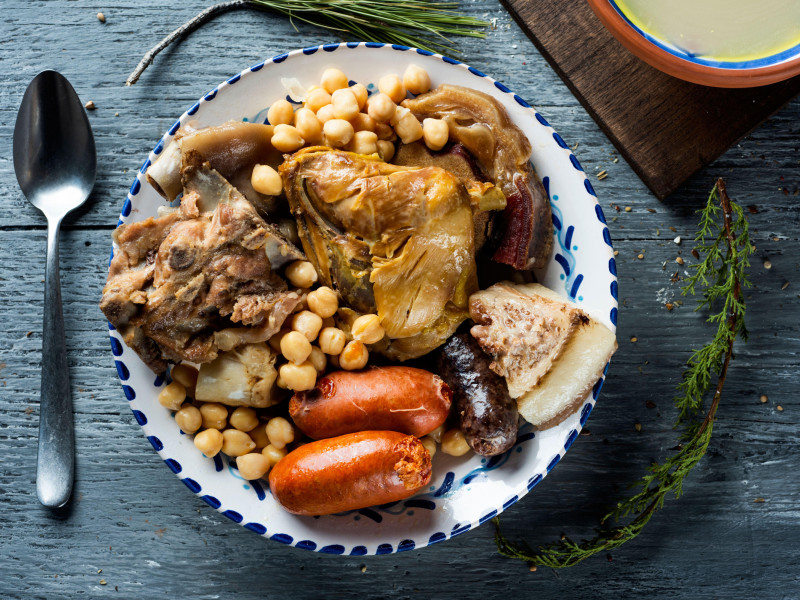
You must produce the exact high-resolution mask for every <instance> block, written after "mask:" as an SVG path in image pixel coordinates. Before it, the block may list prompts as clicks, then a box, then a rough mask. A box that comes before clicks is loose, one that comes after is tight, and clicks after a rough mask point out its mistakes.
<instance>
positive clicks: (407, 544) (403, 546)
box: [397, 540, 416, 552]
mask: <svg viewBox="0 0 800 600" xmlns="http://www.w3.org/2000/svg"><path fill="white" fill-rule="evenodd" d="M415 547H416V544H415V543H414V540H403V541H402V542H400V543H399V544H397V551H398V552H408V551H409V550H413V549H414V548H415Z"/></svg>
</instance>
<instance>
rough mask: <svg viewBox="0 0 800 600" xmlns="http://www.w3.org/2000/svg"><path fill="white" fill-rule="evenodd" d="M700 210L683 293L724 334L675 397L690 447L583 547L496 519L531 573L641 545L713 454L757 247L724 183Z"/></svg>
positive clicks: (506, 551) (657, 471)
mask: <svg viewBox="0 0 800 600" xmlns="http://www.w3.org/2000/svg"><path fill="white" fill-rule="evenodd" d="M698 212H699V214H700V226H699V231H698V233H697V236H696V237H695V242H696V245H695V250H694V252H693V254H694V255H695V256H696V257H698V258H699V257H700V256H701V255H702V257H703V258H702V260H700V261H699V262H698V263H697V264H694V265H691V266H690V268H692V269H693V270H694V272H693V273H692V275H691V276H690V277H688V278H687V280H686V283H685V285H684V287H683V289H682V294H683V295H684V296H687V295H691V296H695V295H696V293H697V291H698V290H702V296H701V298H700V299H699V301H698V306H697V308H696V309H695V310H701V309H707V310H710V311H711V314H710V316H709V317H708V321H709V322H710V323H714V324H716V325H717V331H716V333H715V335H714V338H713V339H712V340H711V341H710V342H709V343H708V344H707V345H706V346H704V347H703V348H701V349H700V350H695V351H694V352H693V353H692V356H691V357H690V358H689V361H688V363H687V369H686V370H685V371H684V373H683V381H682V382H681V383H680V385H678V392H679V395H678V396H677V397H676V398H675V399H674V403H675V406H676V407H677V408H678V410H679V414H678V417H677V420H676V422H675V428H682V429H683V431H682V434H681V439H682V440H683V443H682V444H680V445H679V446H678V450H677V452H676V453H675V454H673V455H672V456H669V457H668V458H666V459H665V460H664V461H663V462H661V463H654V464H652V465H651V466H650V467H649V468H648V472H647V474H646V475H645V476H644V477H642V479H640V480H639V481H638V482H637V483H635V484H633V487H638V488H639V492H638V493H636V494H635V495H633V496H631V497H630V498H627V499H626V500H624V501H622V502H620V503H618V504H617V506H616V507H615V508H614V509H613V510H612V511H611V512H609V513H608V514H607V515H606V516H605V517H603V519H602V521H601V527H600V528H598V529H597V530H596V537H594V538H593V539H591V540H585V541H582V542H580V543H576V542H573V541H572V540H570V539H569V538H567V537H564V538H563V539H561V540H560V541H557V542H552V543H549V544H545V545H543V546H539V547H538V548H536V549H535V550H534V549H533V548H532V547H531V546H530V545H529V544H528V543H527V542H524V541H522V542H518V543H515V542H511V541H509V540H508V539H507V538H506V537H505V536H504V535H503V534H502V533H501V531H500V522H499V520H498V519H495V528H496V529H495V542H496V543H497V548H498V550H499V552H500V553H501V554H503V555H504V556H508V557H511V558H517V559H520V560H524V561H527V562H529V563H530V565H531V570H535V569H536V567H537V566H544V567H552V568H554V569H560V568H564V567H571V566H573V565H576V564H578V563H579V562H581V561H583V560H585V559H587V558H589V557H591V556H593V555H595V554H597V553H598V552H610V551H611V550H614V549H615V548H618V547H619V546H621V545H623V544H625V543H626V542H629V541H631V540H632V539H634V538H635V537H636V536H637V535H639V533H641V531H642V529H643V528H644V526H645V525H646V524H647V522H648V521H649V520H650V519H651V517H652V516H653V514H655V512H656V511H657V510H658V509H660V508H661V507H662V506H663V505H664V500H665V499H666V498H667V496H668V495H669V494H674V495H675V497H676V498H678V497H680V495H681V493H682V492H683V482H684V480H685V479H686V476H687V475H688V474H689V473H690V472H691V470H692V469H693V468H694V467H695V466H696V465H697V463H698V462H700V459H702V458H703V456H704V455H705V453H706V450H707V449H708V445H709V443H710V441H711V434H712V431H713V427H714V419H715V416H716V414H717V407H718V406H719V402H720V398H721V396H722V388H723V386H724V384H725V377H726V375H727V373H728V365H729V364H730V361H731V359H732V358H733V345H734V341H735V340H736V338H737V337H738V338H740V339H742V340H743V341H746V339H747V329H746V328H745V322H744V315H745V303H744V299H743V296H742V289H743V288H744V287H749V286H750V282H749V281H748V279H747V269H748V267H749V266H750V255H751V254H752V253H753V251H754V250H755V248H754V247H753V245H752V244H751V243H750V236H749V229H748V223H747V220H746V219H745V217H744V212H743V211H742V209H741V207H740V206H739V205H738V204H736V203H735V202H733V201H732V200H731V199H730V198H729V197H728V194H727V191H726V189H725V181H724V180H723V179H721V178H720V179H719V180H717V184H716V185H715V186H714V189H713V190H711V194H710V195H709V197H708V201H707V203H706V206H705V208H703V209H701V210H700V211H698ZM720 212H721V213H722V215H721V216H722V223H720ZM714 307H718V308H719V310H718V312H713V311H714ZM713 374H716V375H717V384H716V389H715V391H714V396H713V397H712V399H711V403H710V404H709V407H708V410H707V411H706V412H705V415H704V416H702V415H701V412H702V409H703V399H704V397H705V396H706V393H707V392H708V390H709V389H710V388H711V379H712V376H713ZM632 514H635V515H636V517H635V518H634V519H633V520H632V521H630V522H629V523H627V524H621V525H618V526H616V527H610V528H609V527H606V526H605V523H606V522H607V521H608V520H609V519H613V520H614V521H619V520H620V519H624V518H625V517H627V516H629V515H632Z"/></svg>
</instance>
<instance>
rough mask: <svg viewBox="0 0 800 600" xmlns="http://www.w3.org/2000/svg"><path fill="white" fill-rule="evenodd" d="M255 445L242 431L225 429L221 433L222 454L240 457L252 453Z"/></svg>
mask: <svg viewBox="0 0 800 600" xmlns="http://www.w3.org/2000/svg"><path fill="white" fill-rule="evenodd" d="M255 448H256V443H255V442H254V441H253V438H251V437H250V436H249V435H247V434H246V433H245V432H244V431H239V430H238V429H226V430H225V431H223V432H222V452H223V453H224V454H227V455H228V456H242V455H243V454H247V453H248V452H252V451H253V450H255Z"/></svg>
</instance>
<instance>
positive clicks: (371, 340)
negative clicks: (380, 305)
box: [350, 315, 386, 344]
mask: <svg viewBox="0 0 800 600" xmlns="http://www.w3.org/2000/svg"><path fill="white" fill-rule="evenodd" d="M350 332H351V333H352V334H353V337H354V338H355V339H357V340H358V341H359V342H363V343H365V344H377V343H378V342H380V341H381V340H382V339H383V336H384V335H386V332H385V331H384V329H383V327H382V326H381V320H380V317H378V315H361V316H360V317H358V318H357V319H356V320H355V321H353V326H352V327H351V329H350Z"/></svg>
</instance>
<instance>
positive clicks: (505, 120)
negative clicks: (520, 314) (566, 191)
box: [403, 85, 553, 269]
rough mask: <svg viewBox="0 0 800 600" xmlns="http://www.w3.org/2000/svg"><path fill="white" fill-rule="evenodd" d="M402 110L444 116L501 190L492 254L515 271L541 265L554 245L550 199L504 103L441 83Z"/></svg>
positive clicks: (423, 115)
mask: <svg viewBox="0 0 800 600" xmlns="http://www.w3.org/2000/svg"><path fill="white" fill-rule="evenodd" d="M403 108H407V109H409V110H411V112H412V113H414V115H415V116H416V117H417V118H418V119H420V120H422V119H425V118H436V119H443V120H444V121H445V122H446V123H447V125H448V128H449V137H450V140H451V141H453V142H457V143H459V144H460V145H462V146H463V147H464V148H465V149H466V150H467V152H468V153H469V154H470V155H471V156H472V157H473V158H474V159H475V161H476V163H477V164H478V166H479V167H480V169H481V170H482V171H483V172H484V173H485V175H486V176H487V178H488V179H489V180H490V181H492V182H494V183H495V185H497V186H498V187H499V188H500V189H501V190H502V191H503V194H505V197H506V207H505V210H504V211H503V212H502V214H501V215H500V216H499V218H498V219H497V220H496V222H495V227H494V231H495V238H496V239H495V243H496V249H495V250H494V255H493V257H492V258H493V259H494V260H495V261H496V262H499V263H503V264H507V265H511V266H512V267H514V268H516V269H533V268H542V267H544V266H545V265H546V264H547V261H548V259H549V258H550V249H551V246H552V243H553V239H552V238H553V223H552V216H551V213H550V203H549V201H548V198H547V193H546V192H545V190H544V187H543V186H542V183H541V181H539V178H538V177H537V176H536V173H535V172H534V171H533V168H532V167H531V164H530V156H531V145H530V142H529V141H528V138H527V137H526V136H525V134H524V133H523V132H522V131H521V130H520V129H519V127H517V126H516V125H514V123H513V122H512V121H511V119H510V117H509V116H508V113H507V112H506V110H505V109H504V108H503V106H502V105H501V104H500V103H499V102H498V101H497V100H495V99H494V98H492V97H491V96H489V95H488V94H484V93H482V92H478V91H476V90H472V89H469V88H464V87H459V86H456V85H440V86H439V87H437V88H436V89H435V90H431V91H430V92H428V93H426V94H421V95H419V96H417V97H416V98H412V99H408V100H404V101H403Z"/></svg>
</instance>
